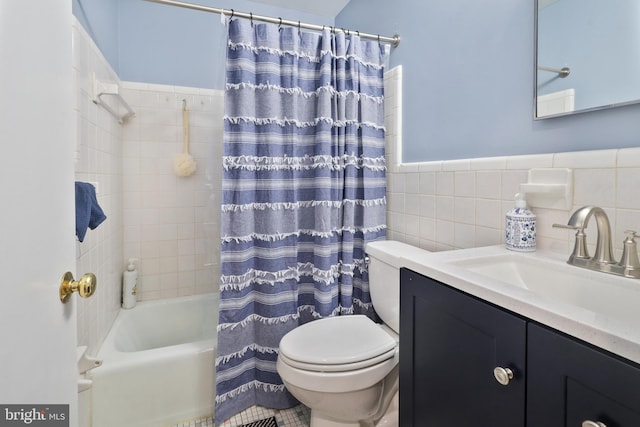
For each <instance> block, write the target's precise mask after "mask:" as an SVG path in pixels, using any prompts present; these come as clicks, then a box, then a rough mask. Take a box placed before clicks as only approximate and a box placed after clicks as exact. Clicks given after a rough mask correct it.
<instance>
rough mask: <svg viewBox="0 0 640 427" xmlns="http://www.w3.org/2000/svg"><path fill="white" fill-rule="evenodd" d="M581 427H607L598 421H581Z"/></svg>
mask: <svg viewBox="0 0 640 427" xmlns="http://www.w3.org/2000/svg"><path fill="white" fill-rule="evenodd" d="M582 427H607V426H606V425H605V424H604V423H601V422H600V421H589V420H587V421H583V422H582Z"/></svg>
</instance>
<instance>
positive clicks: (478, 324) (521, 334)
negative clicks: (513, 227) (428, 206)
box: [400, 269, 640, 427]
mask: <svg viewBox="0 0 640 427" xmlns="http://www.w3.org/2000/svg"><path fill="white" fill-rule="evenodd" d="M400 295H401V297H400V299H401V301H400V308H401V311H400V343H401V347H400V426H402V427H444V426H446V427H471V426H479V427H520V426H524V425H525V424H524V423H525V372H524V370H525V356H526V320H524V319H522V318H520V317H518V316H516V315H513V314H510V313H508V312H506V311H504V310H501V309H499V308H497V307H494V306H492V305H490V304H488V303H486V302H484V301H481V300H478V299H476V298H475V297H472V296H470V295H467V294H465V293H462V292H460V291H458V290H455V289H453V288H451V287H449V286H446V285H444V284H442V283H440V282H437V281H435V280H432V279H429V278H427V277H424V276H422V275H419V274H417V273H414V272H412V271H410V270H407V269H402V271H401V293H400ZM496 367H499V368H503V369H505V370H506V369H510V370H511V372H512V373H513V378H512V379H508V377H507V378H505V379H506V380H507V381H508V384H507V385H501V384H500V383H498V381H497V380H496V378H494V368H496ZM507 372H508V371H507ZM639 425H640V424H639Z"/></svg>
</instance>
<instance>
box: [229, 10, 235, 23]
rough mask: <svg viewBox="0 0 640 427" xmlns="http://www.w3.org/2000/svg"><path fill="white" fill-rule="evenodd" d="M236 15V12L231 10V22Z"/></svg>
mask: <svg viewBox="0 0 640 427" xmlns="http://www.w3.org/2000/svg"><path fill="white" fill-rule="evenodd" d="M235 14H236V11H235V10H233V9H231V16H230V17H229V21H231V20H232V19H233V16H234V15H235Z"/></svg>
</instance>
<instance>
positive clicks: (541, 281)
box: [449, 252, 640, 324]
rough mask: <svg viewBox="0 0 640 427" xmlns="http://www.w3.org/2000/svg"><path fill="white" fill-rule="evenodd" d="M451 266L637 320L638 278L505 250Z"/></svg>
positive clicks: (639, 309) (639, 312) (601, 312)
mask: <svg viewBox="0 0 640 427" xmlns="http://www.w3.org/2000/svg"><path fill="white" fill-rule="evenodd" d="M449 263H450V264H451V265H452V266H455V267H458V268H462V269H464V270H466V271H469V272H472V273H474V274H477V275H480V276H483V277H484V278H485V279H490V280H491V281H497V282H501V283H503V284H505V285H507V286H513V287H518V288H522V289H526V290H527V291H529V292H531V293H533V294H536V295H537V296H540V297H542V298H545V299H547V300H550V301H557V302H561V303H565V304H569V305H571V306H574V307H579V308H582V309H586V310H589V311H590V312H592V313H594V314H595V315H602V316H605V317H607V318H610V319H619V320H621V321H624V322H634V323H636V324H637V323H638V322H640V280H637V279H627V278H620V277H617V276H613V275H610V274H606V273H601V272H595V271H590V270H586V269H582V268H579V267H575V266H571V265H568V264H566V262H564V261H560V260H556V259H546V258H544V257H540V256H536V255H535V254H520V253H511V252H506V253H504V252H503V253H502V254H500V255H492V254H491V255H486V256H477V257H471V258H467V259H458V260H451V261H450V262H449Z"/></svg>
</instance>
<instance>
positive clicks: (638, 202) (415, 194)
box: [385, 69, 640, 257]
mask: <svg viewBox="0 0 640 427" xmlns="http://www.w3.org/2000/svg"><path fill="white" fill-rule="evenodd" d="M385 85H386V86H385V91H386V92H385V93H386V100H387V116H386V126H387V147H388V148H387V166H388V174H387V206H388V208H387V224H388V227H389V228H388V238H389V239H394V240H399V241H403V242H406V243H409V244H412V245H415V246H419V247H422V248H425V249H428V250H431V251H441V250H451V249H459V248H470V247H478V246H486V245H495V244H501V243H502V242H503V233H504V214H505V213H506V212H507V211H508V210H509V209H511V208H512V207H513V198H514V195H515V194H516V193H518V192H519V186H520V184H521V183H526V182H527V178H528V171H529V169H532V168H569V169H571V170H572V171H573V197H572V206H571V208H570V209H567V210H558V209H542V208H536V207H533V208H532V211H533V212H534V213H536V214H537V216H538V234H537V237H538V238H537V241H538V247H540V248H547V249H550V250H553V251H555V252H559V253H566V254H567V255H568V254H570V253H571V250H572V249H573V242H574V236H573V234H574V233H573V232H569V231H567V230H562V229H557V228H552V224H554V223H562V224H566V223H567V221H568V219H569V217H570V215H571V213H573V212H574V211H575V210H576V209H578V208H580V207H581V206H584V205H596V206H600V207H602V208H604V209H605V211H606V212H607V214H608V216H609V219H610V222H611V228H612V233H613V241H614V254H615V255H616V257H619V256H620V254H621V252H622V241H623V239H624V231H625V230H628V229H631V230H638V231H640V148H631V149H621V150H618V149H612V150H598V151H583V152H571V153H552V154H542V155H529V156H511V157H496V158H479V159H466V160H453V161H440V162H426V163H402V159H401V153H402V146H401V140H402V137H401V129H402V123H401V116H402V110H401V94H402V70H401V69H393V70H390V71H389V72H388V73H387V76H386V79H385ZM587 114H588V113H587ZM551 120H553V119H551ZM638 142H639V145H640V136H639V141H638ZM591 222H592V223H594V221H591ZM587 236H588V241H589V242H590V245H591V251H592V253H593V250H594V245H595V236H596V232H595V223H594V224H590V226H589V228H588V229H587Z"/></svg>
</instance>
